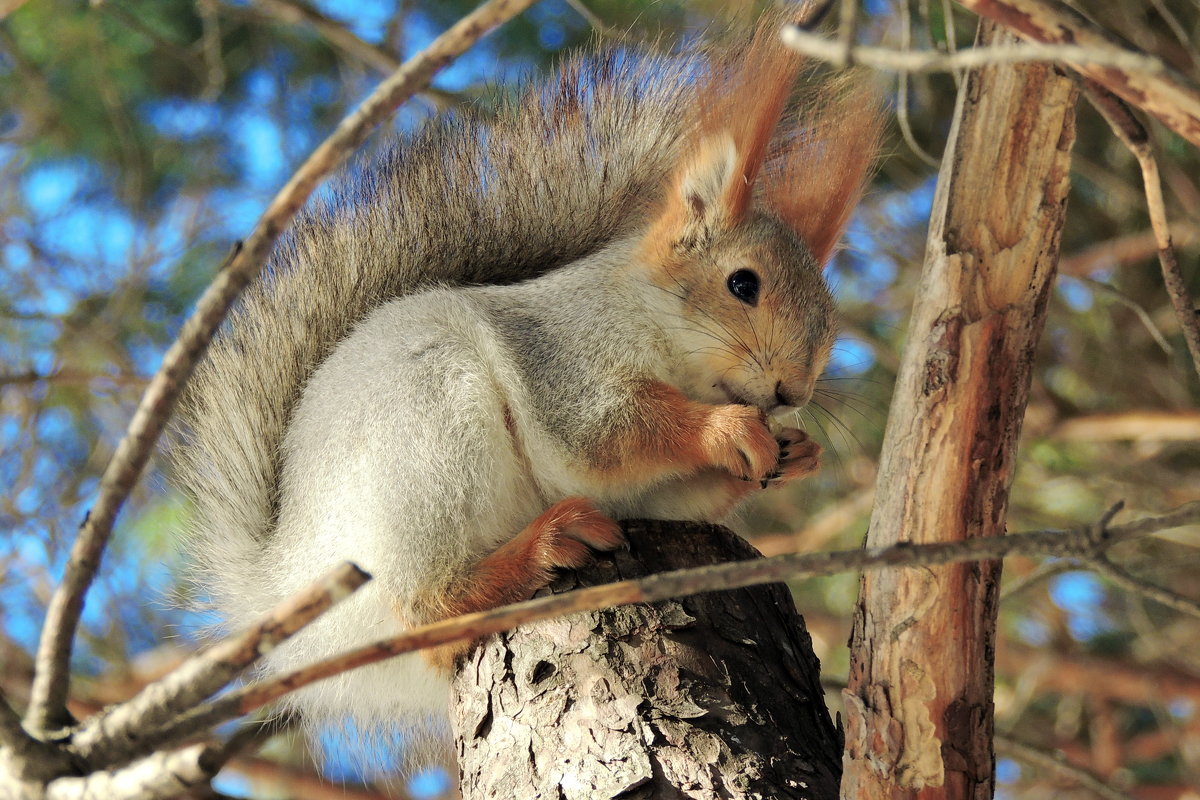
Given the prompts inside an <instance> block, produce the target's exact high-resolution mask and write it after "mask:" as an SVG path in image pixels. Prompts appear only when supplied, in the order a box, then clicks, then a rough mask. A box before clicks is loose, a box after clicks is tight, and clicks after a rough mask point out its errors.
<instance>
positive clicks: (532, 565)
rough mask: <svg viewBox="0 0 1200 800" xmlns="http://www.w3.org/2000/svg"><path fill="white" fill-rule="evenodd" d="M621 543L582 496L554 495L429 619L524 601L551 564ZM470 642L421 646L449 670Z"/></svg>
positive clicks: (578, 560)
mask: <svg viewBox="0 0 1200 800" xmlns="http://www.w3.org/2000/svg"><path fill="white" fill-rule="evenodd" d="M624 542H625V536H624V534H622V533H621V528H620V526H619V525H617V523H616V522H614V521H612V520H611V519H609V518H608V517H606V516H605V515H604V514H602V513H600V512H599V511H597V510H596V507H595V506H593V505H592V504H591V502H590V501H588V500H585V499H584V498H582V497H571V498H567V499H566V500H560V501H559V502H557V503H555V504H554V505H552V506H550V508H548V509H546V510H545V511H544V512H542V513H541V514H540V515H538V517H537V518H536V519H534V520H533V522H531V523H529V525H527V526H526V527H525V529H524V530H522V531H521V532H520V533H518V534H517V535H516V536H515V537H513V538H512V539H511V540H509V541H507V542H505V543H504V544H502V545H500V547H498V548H497V549H496V551H495V552H493V553H492V554H491V555H488V556H485V557H484V558H483V559H482V560H481V561H479V563H477V564H476V565H475V566H474V568H473V569H472V570H471V571H470V572H469V573H468V574H467V575H465V576H463V578H462V579H461V581H460V583H459V585H458V586H455V587H451V588H450V591H449V593H448V594H447V595H446V596H443V597H441V598H439V599H438V600H437V601H436V603H428V602H427V603H424V604H423V605H425V606H426V607H431V608H432V609H436V613H435V614H434V615H433V616H434V618H441V619H448V618H450V617H457V616H461V615H463V614H471V613H473V612H476V611H486V610H487V609H490V608H496V607H498V606H502V605H507V604H508V603H516V602H520V601H521V600H528V599H529V597H530V596H531V595H533V593H534V592H536V591H537V590H538V589H540V588H542V587H543V586H545V585H546V584H548V583H549V582H550V579H551V577H552V574H553V571H554V569H556V568H560V567H561V568H574V567H581V566H583V565H584V564H586V563H588V562H589V561H590V560H591V558H592V550H593V549H595V550H613V549H615V548H617V547H620V546H621V545H622V544H624ZM472 644H473V642H457V643H455V644H450V645H445V646H443V647H437V648H432V649H430V650H426V651H424V652H425V657H426V659H427V660H428V661H429V663H430V664H432V665H433V666H435V667H439V668H442V669H445V670H450V669H452V668H453V666H454V661H455V659H457V658H458V657H459V656H460V655H462V654H463V653H465V652H467V651H468V650H469V649H470V648H471V646H472Z"/></svg>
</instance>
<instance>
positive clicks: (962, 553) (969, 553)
mask: <svg viewBox="0 0 1200 800" xmlns="http://www.w3.org/2000/svg"><path fill="white" fill-rule="evenodd" d="M1110 513H1111V512H1110ZM1106 517H1107V515H1106ZM1194 523H1200V502H1195V503H1190V504H1188V505H1184V506H1181V507H1179V508H1177V509H1175V510H1174V511H1171V512H1169V513H1167V514H1163V515H1161V516H1157V517H1147V518H1145V519H1141V520H1137V521H1135V522H1130V523H1126V524H1124V525H1116V526H1109V525H1108V524H1107V522H1106V518H1102V519H1101V520H1100V522H1098V523H1095V524H1092V525H1086V526H1083V527H1080V528H1077V529H1074V530H1066V531H1064V530H1047V531H1036V532H1032V533H1021V534H1012V535H1009V536H994V537H987V538H976V539H965V540H961V541H954V542H938V543H935V544H921V545H914V544H907V543H901V544H896V545H891V546H889V547H883V548H871V549H860V550H846V551H835V552H825V553H790V554H787V555H781V556H774V557H772V558H763V559H757V560H753V561H737V562H733V563H727V564H718V565H714V566H708V567H698V568H695V569H686V570H677V571H674V572H665V573H661V574H658V575H652V576H650V577H648V578H642V579H640V580H629V581H619V582H617V583H610V584H606V585H604V586H595V587H592V588H588V589H581V590H578V591H574V592H567V593H564V594H558V595H552V596H549V597H541V598H537V599H535V600H528V601H526V602H523V603H516V604H513V605H508V606H502V607H500V608H496V609H492V610H490V611H483V612H479V613H476V614H468V615H465V616H461V617H455V618H453V619H448V620H443V621H441V622H436V623H433V624H431V625H424V626H422V627H419V628H413V629H412V630H410V631H407V632H406V633H404V634H402V635H400V636H397V637H395V638H392V639H386V640H383V641H379V642H374V643H372V644H368V645H365V646H363V647H360V648H357V649H355V650H351V651H348V652H346V653H342V654H340V655H337V656H334V657H332V658H329V659H326V660H324V661H320V662H317V663H315V664H312V665H309V666H307V667H302V668H300V669H297V670H293V671H291V672H287V673H284V674H282V675H279V676H276V677H273V678H271V679H269V680H266V681H263V682H261V683H257V684H252V685H249V686H245V687H242V688H239V689H235V690H234V691H231V692H229V693H227V694H225V695H222V696H221V697H219V698H217V699H215V700H212V701H210V702H208V703H204V704H201V705H198V706H196V707H195V708H194V709H192V710H190V711H188V712H187V713H185V714H182V715H180V716H179V717H178V718H176V719H175V720H174V721H172V722H171V723H169V724H167V725H165V726H164V727H163V728H162V729H160V730H158V731H156V732H154V733H153V734H152V735H153V737H154V739H155V741H157V742H159V743H160V745H161V746H166V745H168V744H173V743H177V742H181V741H185V740H187V739H188V738H190V737H193V736H197V735H199V734H202V733H204V732H205V731H208V730H210V729H211V728H212V727H213V726H215V725H219V724H221V723H224V722H228V721H229V720H232V719H236V718H237V717H239V716H241V715H243V714H247V713H250V712H251V711H254V710H256V709H259V708H261V707H263V706H265V705H266V704H268V703H271V702H273V701H275V700H277V699H279V698H280V697H283V696H284V695H286V694H289V693H290V692H293V691H295V690H296V689H299V688H301V687H304V686H307V685H309V684H311V683H315V682H316V681H319V680H321V679H323V678H328V677H331V676H333V675H337V674H340V673H342V672H346V671H348V670H351V669H355V668H357V667H361V666H365V665H367V664H373V663H375V662H377V661H383V660H385V659H388V658H392V657H393V656H397V655H401V654H403V653H409V652H412V651H414V650H421V649H424V648H428V647H436V646H438V645H443V644H448V643H450V642H457V641H464V640H471V639H478V638H480V637H482V636H486V635H488V634H492V633H496V632H498V631H505V630H509V629H511V628H515V627H517V626H519V625H523V624H525V623H528V622H534V621H537V620H543V619H549V618H551V617H558V616H564V615H566V614H572V613H575V612H579V611H595V610H598V609H602V608H611V607H615V606H621V605H629V604H632V603H653V602H657V601H660V600H666V599H668V598H672V597H681V596H686V595H692V594H698V593H700V592H710V591H720V590H724V589H736V588H741V587H743V586H756V585H759V584H763V583H775V582H779V581H784V580H795V579H799V578H815V577H826V576H829V575H836V574H839V573H842V572H849V571H853V570H863V571H868V570H881V569H886V568H888V567H929V566H934V565H938V564H949V563H955V562H961V561H978V560H986V559H993V558H1004V557H1007V556H1010V555H1017V554H1020V555H1040V556H1057V557H1065V558H1076V559H1089V558H1094V557H1098V556H1100V555H1101V554H1103V553H1104V552H1106V551H1107V550H1108V548H1110V547H1112V546H1113V545H1115V544H1118V543H1120V542H1125V541H1130V540H1132V539H1135V538H1139V537H1143V536H1147V535H1150V534H1152V533H1157V532H1159V531H1162V530H1168V529H1170V528H1175V527H1179V526H1181V525H1187V524H1194ZM626 524H627V526H629V527H636V526H637V525H638V523H637V522H632V523H626Z"/></svg>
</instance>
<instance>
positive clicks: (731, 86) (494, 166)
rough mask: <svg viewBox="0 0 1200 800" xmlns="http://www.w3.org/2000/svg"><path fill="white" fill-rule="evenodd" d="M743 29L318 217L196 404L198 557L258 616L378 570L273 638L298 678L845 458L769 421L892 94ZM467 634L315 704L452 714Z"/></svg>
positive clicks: (807, 363) (329, 206)
mask: <svg viewBox="0 0 1200 800" xmlns="http://www.w3.org/2000/svg"><path fill="white" fill-rule="evenodd" d="M783 21H784V19H783V16H782V15H781V14H779V13H775V14H771V15H768V16H767V17H766V18H764V20H763V21H762V22H761V23H760V24H759V26H758V28H757V31H756V32H755V33H754V34H753V35H752V36H749V37H746V38H745V39H744V40H743V41H741V42H735V43H732V44H725V45H695V46H692V47H691V48H690V49H688V50H685V51H684V52H680V53H676V54H673V55H656V54H651V53H647V52H638V51H636V50H633V49H630V48H629V47H622V48H620V49H617V48H613V49H600V50H598V51H596V52H592V53H589V54H585V55H581V56H578V57H575V58H573V59H571V60H569V61H567V62H566V64H565V65H564V66H563V67H562V68H561V69H560V71H559V72H558V74H557V76H556V77H554V78H551V79H549V80H548V81H546V82H545V83H542V84H538V85H534V86H531V87H530V88H528V89H527V90H526V91H525V93H524V94H523V95H522V96H521V97H520V98H519V99H516V100H514V101H512V102H510V103H509V104H508V105H505V106H504V107H503V108H501V109H500V110H499V111H498V113H497V114H496V115H495V116H494V117H493V118H489V119H482V118H476V117H473V116H463V117H453V118H449V119H443V120H437V121H433V122H431V123H430V124H429V125H427V126H426V127H425V129H423V130H421V131H419V132H417V133H415V134H412V135H411V136H407V137H403V138H401V139H400V140H399V141H397V142H395V144H394V145H392V147H391V149H390V150H389V151H388V152H387V153H385V154H384V155H383V156H382V157H381V158H379V159H378V160H377V161H376V162H374V163H372V164H368V165H365V166H363V167H362V168H361V169H359V170H358V171H356V172H354V173H353V174H351V175H350V176H348V177H347V178H345V179H344V180H343V181H342V183H341V184H340V186H339V187H338V188H337V190H336V192H335V193H334V194H333V196H332V198H331V199H326V200H322V201H320V202H318V203H315V204H314V205H313V206H312V207H311V208H310V209H308V210H307V211H306V212H305V213H304V214H302V216H301V217H300V218H299V220H298V221H297V224H296V226H295V230H294V231H293V232H292V233H291V234H290V235H289V236H288V237H287V238H286V239H285V241H284V242H283V243H282V244H281V245H280V247H279V249H278V251H277V252H276V253H275V255H274V257H273V261H272V263H271V265H270V268H269V271H268V274H267V275H266V278H265V280H263V281H262V282H261V283H260V284H258V285H257V286H255V287H253V288H252V290H251V291H249V292H248V294H247V295H246V296H245V297H244V298H243V299H242V301H241V302H240V305H239V307H238V308H237V309H236V311H235V313H234V314H233V315H232V317H231V319H230V322H229V324H228V325H227V327H226V328H225V330H224V331H223V333H222V334H221V335H220V336H219V337H218V339H217V340H216V341H215V342H214V344H213V347H212V350H211V353H210V357H209V359H208V360H207V362H206V363H205V364H204V365H203V366H202V367H201V368H200V370H199V371H198V373H197V374H196V376H195V378H194V380H193V381H192V383H191V385H190V387H189V390H188V392H187V394H186V397H185V400H184V404H183V415H184V420H185V425H186V429H185V430H186V433H185V436H184V441H183V445H182V446H181V447H180V448H177V452H178V453H179V459H180V463H179V467H178V472H179V476H180V481H181V482H182V484H183V486H184V487H185V488H186V489H187V491H188V492H189V493H190V495H191V497H192V498H193V500H194V506H195V514H194V519H193V522H192V526H191V527H192V536H191V537H190V545H189V548H190V552H191V554H192V557H193V559H194V560H195V561H196V562H198V564H199V567H200V569H199V579H200V582H201V584H202V585H203V586H204V587H205V589H206V590H207V592H208V594H209V595H210V597H211V598H212V600H213V602H214V604H215V605H216V607H217V608H218V609H219V610H220V611H221V612H222V613H223V614H224V616H225V618H226V619H227V620H228V623H229V624H230V625H231V626H238V625H244V624H247V623H249V622H250V621H251V620H253V619H255V618H256V617H257V616H258V615H260V614H262V613H264V612H265V611H266V610H267V609H269V608H270V607H271V606H272V605H274V604H275V603H277V602H278V601H280V600H281V599H282V598H284V597H287V596H288V595H290V594H292V593H294V592H296V591H298V590H299V589H301V588H303V587H304V586H306V585H308V584H309V583H310V582H312V581H313V580H314V579H315V578H317V577H318V576H320V575H321V574H323V573H324V572H326V571H327V570H328V569H330V568H331V567H332V566H333V565H335V564H337V563H339V562H342V561H353V562H355V563H357V564H359V565H360V566H362V567H363V568H364V569H366V570H367V571H368V572H370V573H371V574H372V575H373V576H374V580H373V581H372V582H371V583H370V584H368V585H367V586H366V587H365V588H364V589H362V590H361V591H359V592H358V593H357V594H355V595H354V596H353V597H352V598H350V599H349V600H348V601H346V602H345V603H343V604H342V605H341V606H339V607H338V608H336V609H335V610H334V611H332V612H331V613H329V614H328V615H326V616H325V617H324V618H322V619H321V620H320V621H319V622H317V623H316V624H314V625H312V626H311V627H310V628H309V629H306V630H305V631H303V632H302V633H301V634H300V635H298V636H297V637H296V638H295V639H294V640H293V641H291V642H289V643H288V644H287V645H285V646H283V647H281V648H279V649H278V650H277V651H275V652H273V653H272V654H270V656H269V658H268V659H267V660H268V666H269V668H270V669H274V670H282V669H289V668H293V667H297V666H300V665H302V664H305V663H308V662H310V661H313V660H316V659H318V658H320V657H324V656H328V655H331V654H333V653H334V652H337V651H341V650H345V649H348V648H350V647H352V646H356V645H361V644H363V643H365V642H367V641H371V640H375V639H379V638H383V637H387V636H391V635H394V634H398V633H400V632H401V631H403V630H404V629H406V628H409V627H411V626H415V625H420V624H422V623H426V622H429V621H432V620H437V619H441V618H445V617H449V616H453V615H458V614H463V613H467V612H472V611H479V610H482V609H487V608H491V607H494V606H497V605H500V604H504V603H508V602H512V601H517V600H521V599H524V598H527V597H529V596H530V595H531V594H532V593H533V592H534V591H536V590H537V589H538V588H540V587H542V586H543V585H545V584H546V583H547V581H548V580H549V579H550V576H551V574H552V572H553V570H554V569H556V568H559V567H575V566H578V565H580V564H582V563H584V562H585V561H587V560H588V558H589V557H590V555H591V553H592V551H593V550H606V549H610V548H614V547H617V546H619V545H620V544H621V542H622V535H621V531H620V528H619V526H618V525H617V523H616V522H615V520H617V519H620V518H623V517H651V518H668V519H691V520H721V519H723V518H725V517H727V516H728V515H729V514H730V512H731V511H732V510H733V509H734V507H735V506H736V505H737V504H738V503H739V502H741V501H742V500H743V499H745V498H747V497H748V496H750V495H753V494H755V493H757V492H759V491H762V490H763V489H765V488H767V487H770V486H777V485H780V484H784V483H787V482H788V481H792V480H795V479H798V478H801V477H803V476H805V475H808V474H810V473H812V472H813V471H814V470H816V469H817V468H818V461H819V452H820V448H819V447H818V446H817V444H816V443H815V442H813V441H812V440H811V439H810V438H809V437H808V436H807V435H806V434H805V433H804V432H803V431H800V430H796V429H794V428H787V427H784V428H780V429H777V430H772V429H771V428H769V427H768V424H767V417H768V415H772V414H778V413H779V412H783V411H788V410H794V409H796V408H797V407H800V406H803V405H804V404H805V403H806V402H807V401H808V400H809V398H810V397H811V395H812V392H813V385H814V381H815V380H816V379H817V377H818V376H819V375H820V373H821V371H822V369H823V368H824V367H825V365H826V362H827V360H828V358H829V353H830V348H831V346H832V345H833V341H834V333H835V322H834V304H833V300H832V298H831V295H830V292H829V289H828V287H827V285H826V282H825V280H824V278H823V276H822V265H823V263H824V262H825V261H826V260H827V259H828V258H829V257H830V254H831V252H832V250H833V248H834V247H835V244H836V243H837V241H838V239H839V237H840V236H841V234H842V231H843V228H844V227H845V225H846V222H847V219H848V217H849V215H850V213H851V211H852V210H853V208H854V206H855V205H856V203H857V201H858V199H859V197H860V195H861V192H862V191H863V186H864V183H865V181H866V179H867V177H868V175H869V172H870V170H871V166H872V163H873V160H874V157H875V152H876V150H877V145H878V141H879V136H880V124H881V122H880V120H881V115H880V111H879V103H878V101H877V99H876V97H875V95H874V94H873V92H871V91H870V90H868V89H866V88H865V86H864V85H863V84H862V82H861V81H855V80H854V79H849V80H845V79H843V80H835V81H828V80H827V81H825V82H824V83H820V84H817V85H816V86H809V87H807V88H806V89H804V90H803V91H802V92H800V98H801V99H800V100H799V101H798V102H797V101H796V99H795V98H796V95H797V92H796V87H795V84H796V78H797V75H798V73H799V70H800V68H801V65H802V60H801V58H800V57H799V56H797V55H796V54H794V53H792V52H790V51H789V50H788V49H787V48H786V47H785V46H784V45H782V44H781V43H780V41H779V36H778V32H779V29H780V25H781V24H782V22H783ZM456 652H457V651H456V650H447V649H443V650H441V651H436V652H435V653H434V654H433V655H432V656H430V655H420V654H413V655H409V656H402V657H400V658H397V659H393V660H392V661H389V662H386V663H382V664H378V665H374V666H372V667H369V668H366V669H362V670H357V671H354V672H350V673H347V674H344V675H340V676H337V677H336V678H333V679H330V680H326V681H323V682H321V683H319V684H316V685H314V686H312V687H310V688H307V689H305V690H304V691H302V692H299V693H297V694H296V695H294V696H293V702H294V703H295V704H296V706H297V707H298V708H299V709H300V710H302V711H304V712H306V713H308V714H311V715H313V716H315V717H316V718H318V719H319V718H322V717H326V718H327V717H336V716H343V715H346V714H351V715H353V716H355V717H356V718H357V719H358V720H359V722H360V724H364V725H368V726H369V725H372V724H390V723H393V722H395V721H397V720H403V719H406V718H408V717H410V716H412V715H414V714H416V715H421V716H432V717H434V718H444V717H445V708H446V704H447V686H448V672H447V670H448V669H449V667H450V665H451V663H452V661H453V658H454V656H455V654H456Z"/></svg>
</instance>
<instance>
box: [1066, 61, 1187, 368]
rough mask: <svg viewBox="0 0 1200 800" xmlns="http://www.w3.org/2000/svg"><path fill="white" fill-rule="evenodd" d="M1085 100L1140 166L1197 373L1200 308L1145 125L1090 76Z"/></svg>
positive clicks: (1173, 300)
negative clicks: (1182, 258) (1169, 219)
mask: <svg viewBox="0 0 1200 800" xmlns="http://www.w3.org/2000/svg"><path fill="white" fill-rule="evenodd" d="M1083 88H1084V91H1085V92H1086V93H1087V97H1088V100H1089V101H1091V104H1092V106H1093V107H1095V109H1096V110H1097V111H1099V112H1100V114H1101V116H1103V117H1104V119H1105V121H1106V122H1108V125H1109V127H1110V128H1112V130H1113V133H1115V134H1116V135H1117V138H1119V139H1120V140H1121V141H1122V142H1124V143H1125V146H1126V147H1128V148H1129V151H1130V152H1131V153H1133V155H1134V157H1135V158H1136V159H1137V161H1138V166H1140V167H1141V169H1142V184H1143V185H1144V187H1145V190H1146V210H1147V211H1148V212H1149V214H1150V228H1151V229H1152V230H1153V231H1154V240H1155V243H1156V244H1157V245H1158V262H1159V264H1160V265H1161V266H1162V273H1163V284H1164V285H1165V286H1166V288H1167V295H1168V296H1169V297H1170V298H1171V306H1172V307H1173V308H1174V309H1175V316H1176V317H1177V318H1178V320H1179V327H1180V328H1181V329H1182V330H1183V340H1184V341H1185V342H1186V343H1187V348H1188V352H1189V353H1190V354H1191V356H1192V366H1193V367H1194V368H1195V370H1196V374H1197V375H1200V309H1197V308H1196V303H1195V301H1193V300H1192V298H1191V297H1190V296H1189V295H1188V290H1187V283H1186V282H1185V281H1184V279H1183V271H1182V270H1180V268H1179V259H1178V258H1176V256H1175V246H1174V245H1173V244H1172V242H1171V228H1170V225H1169V224H1168V223H1167V205H1166V201H1165V200H1164V199H1163V192H1162V180H1161V179H1160V177H1159V174H1158V160H1157V159H1156V158H1155V157H1154V148H1153V147H1152V146H1151V144H1150V136H1149V134H1148V133H1147V132H1146V128H1145V126H1143V125H1142V123H1141V122H1139V121H1138V119H1137V117H1135V116H1134V115H1133V112H1132V111H1131V110H1130V108H1129V106H1127V105H1126V104H1125V103H1124V102H1123V101H1122V100H1121V99H1120V98H1118V97H1117V96H1116V95H1114V94H1113V93H1112V92H1110V91H1108V90H1107V89H1105V88H1104V87H1103V86H1101V85H1100V84H1098V83H1096V82H1095V81H1092V80H1085V81H1084V82H1083Z"/></svg>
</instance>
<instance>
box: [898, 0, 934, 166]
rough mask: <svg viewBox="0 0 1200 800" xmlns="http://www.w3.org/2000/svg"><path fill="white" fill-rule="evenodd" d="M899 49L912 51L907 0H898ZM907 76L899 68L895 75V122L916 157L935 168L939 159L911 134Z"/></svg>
mask: <svg viewBox="0 0 1200 800" xmlns="http://www.w3.org/2000/svg"><path fill="white" fill-rule="evenodd" d="M900 50H901V52H902V53H909V52H912V12H911V10H910V9H909V7H908V0H900ZM908 76H909V73H908V72H907V71H906V70H900V72H899V74H898V75H896V122H897V123H899V125H900V135H901V136H903V137H904V141H905V143H906V144H907V145H908V148H909V149H910V150H912V151H913V153H915V154H916V155H917V158H919V159H921V160H922V161H924V162H925V163H926V164H927V165H928V166H931V167H933V168H934V169H937V168H938V167H939V166H941V163H942V161H941V159H939V158H936V157H934V156H933V155H932V154H930V152H929V151H928V150H926V149H925V148H924V147H922V146H921V144H920V143H919V142H918V141H917V137H916V136H915V135H913V130H912V124H911V123H910V122H909V119H908Z"/></svg>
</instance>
